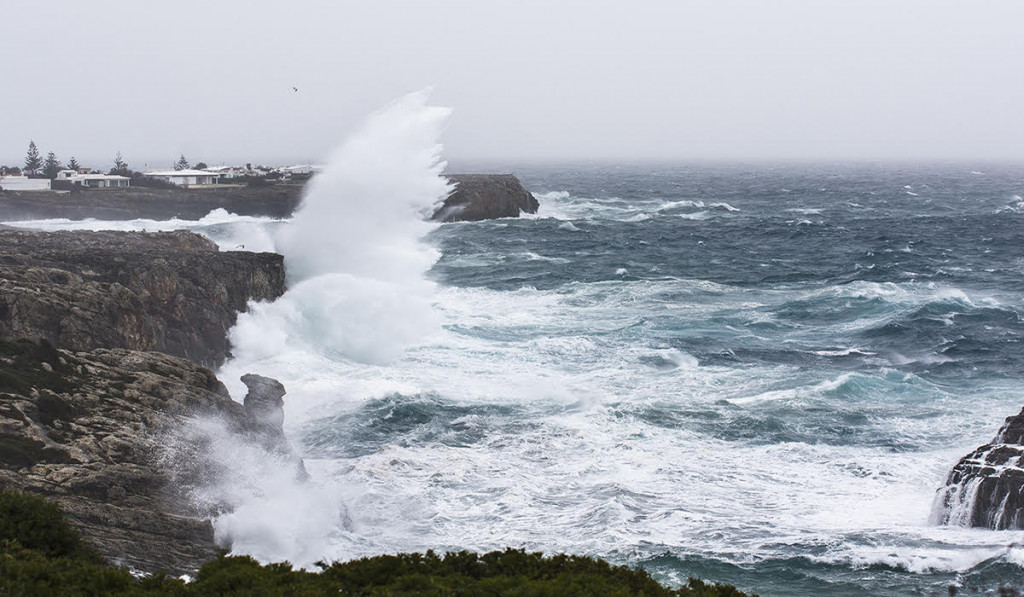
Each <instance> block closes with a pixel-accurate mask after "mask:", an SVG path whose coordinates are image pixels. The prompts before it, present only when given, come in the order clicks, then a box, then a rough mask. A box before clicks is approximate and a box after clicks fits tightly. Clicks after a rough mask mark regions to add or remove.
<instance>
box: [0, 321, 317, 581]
mask: <svg viewBox="0 0 1024 597" xmlns="http://www.w3.org/2000/svg"><path fill="white" fill-rule="evenodd" d="M246 377H247V378H249V377H250V376H246ZM248 381H249V383H250V384H251V385H250V387H251V388H253V389H251V390H250V393H251V394H254V396H253V397H252V398H247V400H246V402H247V404H246V405H245V406H243V405H241V404H238V403H237V402H235V401H233V400H232V399H231V397H230V396H229V395H228V392H227V390H226V389H225V387H224V385H223V384H222V383H221V382H220V381H218V380H217V378H216V377H215V376H214V375H213V373H211V372H210V371H209V370H208V369H206V368H203V367H200V366H198V365H196V364H194V363H191V362H189V361H186V360H184V359H179V358H175V357H171V356H168V355H164V354H160V353H157V352H142V351H131V350H124V349H115V350H108V349H97V350H92V351H83V352H70V351H65V350H58V349H56V348H54V347H53V346H52V345H50V344H49V343H45V342H44V343H41V344H36V343H32V342H28V341H20V342H10V341H2V342H0V489H3V490H7V491H10V490H18V491H25V492H30V493H33V494H37V495H42V496H45V497H47V498H49V499H51V500H52V501H54V502H56V503H57V504H58V505H60V507H61V508H62V509H63V510H64V512H65V513H66V514H67V515H68V518H69V519H70V521H71V522H72V524H74V525H75V526H76V527H77V528H78V529H79V530H80V531H81V532H82V533H83V534H84V536H85V537H86V539H87V541H88V542H89V543H90V544H91V545H92V547H93V548H94V549H96V550H97V551H98V552H99V553H100V554H102V555H103V556H105V557H106V558H108V559H109V560H110V561H111V562H112V563H115V564H122V565H128V566H130V567H132V568H135V569H137V570H141V571H146V572H155V571H158V570H163V571H166V572H169V573H172V574H183V573H189V572H194V571H195V570H196V569H198V568H199V567H200V566H201V565H202V564H203V563H204V562H206V561H208V560H210V559H211V558H213V557H215V556H216V554H217V549H218V546H217V545H216V544H215V543H214V535H213V527H212V525H211V523H210V520H209V517H210V516H211V515H212V514H215V513H216V512H211V511H203V509H202V508H201V507H200V506H199V505H197V504H200V503H201V502H198V501H197V500H196V499H195V495H194V492H195V491H196V490H197V489H199V488H202V487H204V486H206V485H209V484H211V483H216V481H217V477H218V475H219V474H221V470H220V469H221V467H222V465H221V464H220V463H219V462H218V461H217V460H216V459H214V458H213V457H212V456H211V453H210V451H209V450H208V449H206V448H207V445H208V444H209V443H210V442H211V441H212V440H213V439H214V438H213V437H211V436H210V435H209V434H208V433H207V432H205V431H204V429H207V428H208V426H203V425H197V424H196V421H198V420H214V421H217V422H218V423H219V427H218V428H219V429H222V430H224V431H225V432H227V433H230V434H235V435H237V436H238V438H239V441H241V442H249V443H251V444H253V445H273V446H274V449H275V451H276V452H277V453H278V454H281V453H283V454H284V456H285V461H292V462H294V461H295V460H297V456H295V455H294V454H292V453H291V448H290V447H289V446H288V444H287V440H286V439H285V438H284V435H283V431H282V428H281V425H280V424H277V425H273V424H268V423H267V421H268V419H272V420H277V421H281V420H283V415H282V413H281V402H280V396H279V395H277V396H275V395H274V392H271V394H270V395H268V396H262V395H256V394H259V392H260V391H262V390H263V389H265V387H266V386H273V384H274V383H276V382H273V383H271V381H272V380H266V379H265V378H258V376H255V378H250V379H249V380H248ZM252 382H256V383H252ZM278 385H279V384H278ZM250 403H252V404H258V405H260V406H259V407H252V406H250ZM268 404H269V405H270V406H268ZM298 466H299V467H301V461H300V464H299V465H298ZM302 473H303V474H304V470H302Z"/></svg>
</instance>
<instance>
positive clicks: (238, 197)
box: [0, 174, 539, 222]
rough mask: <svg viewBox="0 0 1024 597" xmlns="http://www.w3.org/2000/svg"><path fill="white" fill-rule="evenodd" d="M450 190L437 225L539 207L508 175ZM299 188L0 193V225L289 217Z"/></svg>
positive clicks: (479, 178) (474, 177)
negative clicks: (221, 212)
mask: <svg viewBox="0 0 1024 597" xmlns="http://www.w3.org/2000/svg"><path fill="white" fill-rule="evenodd" d="M447 177H448V179H449V180H450V181H451V182H452V183H454V185H455V189H454V191H453V192H452V194H451V195H450V196H449V197H447V198H446V199H445V201H444V204H443V205H442V206H441V207H440V208H438V209H437V210H436V211H435V213H434V214H433V216H432V218H433V219H434V220H436V221H441V222H452V221H461V220H466V221H476V220H486V219H494V218H515V217H518V216H519V214H520V213H521V212H525V213H535V212H536V211H537V208H538V207H539V204H538V203H537V200H536V199H535V198H534V197H533V195H531V194H530V193H529V191H527V190H526V189H524V188H523V186H522V184H521V183H520V182H519V179H518V178H516V177H515V176H514V175H511V174H450V175H447ZM303 188H304V185H303V184H302V183H277V184H272V185H266V186H244V185H237V186H228V185H225V186H221V187H215V188H201V187H193V188H187V189H186V188H182V189H155V188H148V187H128V188H122V189H87V190H78V191H73V192H58V191H0V221H17V220H36V219H53V218H66V219H69V220H83V219H86V218H94V219H97V220H134V219H150V220H169V219H172V218H178V219H180V220H198V219H200V218H202V217H203V216H205V215H207V214H208V213H210V212H211V211H213V210H215V209H225V210H227V211H229V212H231V213H234V214H238V215H242V216H264V217H272V218H287V217H289V216H290V215H291V214H292V213H293V212H294V211H295V209H296V208H298V206H299V204H300V203H301V201H302V193H303Z"/></svg>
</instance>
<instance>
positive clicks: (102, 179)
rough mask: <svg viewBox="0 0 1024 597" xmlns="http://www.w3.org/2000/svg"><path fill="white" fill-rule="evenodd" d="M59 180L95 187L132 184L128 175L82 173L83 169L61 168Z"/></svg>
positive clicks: (109, 187) (120, 186)
mask: <svg viewBox="0 0 1024 597" xmlns="http://www.w3.org/2000/svg"><path fill="white" fill-rule="evenodd" d="M57 180H62V181H67V182H70V183H71V184H77V185H81V186H83V187H89V188H93V189H111V188H123V187H127V186H131V184H132V179H130V178H128V177H127V176H119V175H117V174H82V173H81V169H79V170H77V171H76V170H61V171H60V172H58V173H57Z"/></svg>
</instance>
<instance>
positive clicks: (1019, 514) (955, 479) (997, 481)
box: [932, 410, 1024, 530]
mask: <svg viewBox="0 0 1024 597" xmlns="http://www.w3.org/2000/svg"><path fill="white" fill-rule="evenodd" d="M1022 456H1024V410H1022V411H1021V412H1020V413H1019V414H1017V415H1014V416H1012V417H1007V419H1006V423H1005V424H1004V425H1003V426H1002V428H1001V429H1000V430H999V433H997V434H996V437H995V438H994V439H993V440H992V441H991V442H990V443H988V444H985V445H984V446H981V447H979V448H978V449H976V450H974V451H973V452H971V453H970V454H968V455H967V456H964V457H963V458H961V459H960V462H958V463H957V464H956V466H954V467H953V470H952V471H950V473H949V476H948V477H947V478H946V485H945V486H944V487H942V488H940V489H939V491H938V494H937V495H936V499H935V505H934V507H933V511H932V517H933V519H934V522H936V523H938V524H949V525H959V526H970V527H984V528H989V529H996V530H1002V529H1024V462H1022V461H1021V457H1022Z"/></svg>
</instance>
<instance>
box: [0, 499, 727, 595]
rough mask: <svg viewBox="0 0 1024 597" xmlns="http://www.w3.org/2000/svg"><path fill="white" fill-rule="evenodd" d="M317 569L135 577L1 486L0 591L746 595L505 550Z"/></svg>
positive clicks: (224, 562)
mask: <svg viewBox="0 0 1024 597" xmlns="http://www.w3.org/2000/svg"><path fill="white" fill-rule="evenodd" d="M320 567H321V571H320V572H309V571H304V570H294V569H292V567H291V565H290V564H287V563H282V564H267V565H261V564H259V563H258V562H256V561H255V560H253V559H252V558H250V557H248V556H221V557H219V558H217V559H216V560H213V561H211V562H208V563H207V564H206V565H204V566H203V567H202V568H201V569H200V570H199V572H198V574H197V575H196V578H195V580H194V581H193V582H191V583H184V582H182V581H181V580H177V579H171V578H167V577H166V576H164V575H155V576H151V577H148V578H144V579H138V578H136V577H134V576H133V575H132V574H131V573H129V572H128V570H126V569H124V568H115V567H111V566H107V565H105V564H103V563H102V562H101V561H100V559H99V557H98V556H97V555H96V554H95V553H94V552H92V551H91V550H89V549H87V548H86V547H85V546H84V544H83V542H82V540H81V537H80V536H79V535H78V533H77V532H76V531H75V530H74V529H73V528H71V527H70V526H69V525H68V524H67V521H66V520H65V519H64V517H63V515H62V514H61V512H60V510H59V509H58V508H57V507H56V506H54V505H52V504H50V503H48V502H45V501H44V500H42V499H39V498H37V497H33V496H27V495H22V494H16V493H0V594H2V595H54V594H60V595H125V596H127V595H132V596H134V595H180V596H189V595H195V596H207V595H210V596H212V595H238V596H242V595H246V596H249V595H252V596H267V597H270V596H278V595H280V596H285V595H288V596H292V595H294V596H299V597H302V596H313V595H365V596H377V595H379V596H385V595H387V596H394V597H397V596H410V597H412V596H421V595H423V596H438V597H440V596H450V595H480V596H484V595H487V596H499V595H507V596H524V597H525V596H552V597H554V596H573V595H576V596H590V595H605V596H609V597H611V596H623V597H625V596H632V595H647V596H651V597H660V596H666V597H671V596H678V597H744V596H745V595H746V594H745V593H742V592H740V591H739V590H737V589H736V588H735V587H732V586H730V585H719V584H706V583H704V582H701V581H699V580H696V579H690V582H689V584H688V585H687V586H686V587H683V588H680V589H676V590H672V589H668V588H665V587H663V586H662V585H660V584H658V583H657V582H656V581H655V580H654V579H652V578H651V577H650V576H649V575H648V574H647V573H646V572H645V571H643V570H632V569H630V568H627V567H625V566H613V565H611V564H609V563H608V562H605V561H603V560H599V559H595V558H588V557H579V556H567V555H558V556H553V557H545V556H543V555H542V554H539V553H526V552H525V551H521V550H515V549H507V550H505V551H494V552H490V553H486V554H482V555H479V554H475V553H470V552H466V551H460V552H458V553H447V554H445V555H443V556H441V555H437V554H435V553H434V552H431V551H428V552H427V553H426V554H419V553H412V554H398V555H394V556H390V555H388V556H376V557H372V558H363V559H360V560H354V561H351V562H343V563H334V564H330V565H328V564H320Z"/></svg>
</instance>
